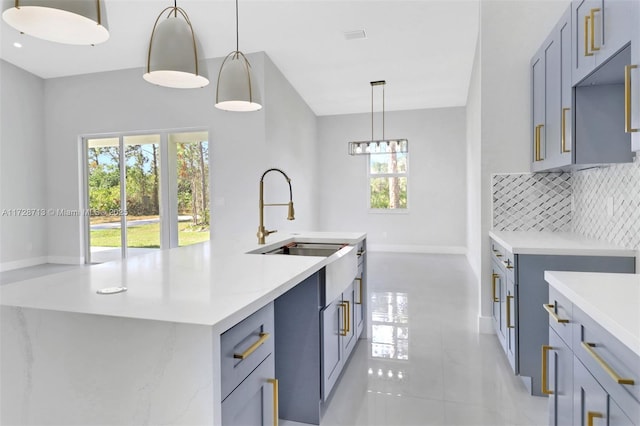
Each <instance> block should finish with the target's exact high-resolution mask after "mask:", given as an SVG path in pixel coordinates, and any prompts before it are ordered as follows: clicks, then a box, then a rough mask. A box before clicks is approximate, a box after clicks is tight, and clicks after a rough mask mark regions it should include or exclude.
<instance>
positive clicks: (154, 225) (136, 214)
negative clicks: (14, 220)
mask: <svg viewBox="0 0 640 426" xmlns="http://www.w3.org/2000/svg"><path fill="white" fill-rule="evenodd" d="M84 141H85V148H86V169H85V170H86V177H87V179H86V182H85V183H86V192H85V194H86V195H87V197H86V199H87V204H88V205H87V206H86V207H87V209H88V211H89V212H90V216H89V220H88V224H87V225H88V226H87V238H86V241H87V242H88V244H87V259H88V260H87V261H88V262H91V263H101V262H106V261H110V260H116V259H120V258H126V257H130V256H135V255H138V254H145V253H149V252H150V251H154V250H158V249H161V248H162V249H164V248H171V247H177V246H178V245H181V246H182V245H188V244H195V243H199V242H203V241H206V240H208V239H209V221H210V209H209V196H208V194H209V154H208V153H209V149H208V147H209V144H208V133H207V132H203V131H198V132H181V133H168V132H158V133H150V134H121V135H117V136H109V137H91V138H85V139H84Z"/></svg>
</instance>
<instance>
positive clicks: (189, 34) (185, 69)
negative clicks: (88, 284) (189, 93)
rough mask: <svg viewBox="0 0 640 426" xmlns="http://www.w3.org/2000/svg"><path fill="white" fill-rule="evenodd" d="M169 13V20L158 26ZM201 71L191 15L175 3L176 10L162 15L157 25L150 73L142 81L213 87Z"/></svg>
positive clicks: (180, 87) (183, 86)
mask: <svg viewBox="0 0 640 426" xmlns="http://www.w3.org/2000/svg"><path fill="white" fill-rule="evenodd" d="M165 13H166V16H165V19H164V20H163V21H162V22H160V23H158V22H159V21H160V18H162V17H163V15H164V14H165ZM201 71H202V70H201V69H200V67H199V64H198V48H197V43H196V36H195V34H194V32H193V26H192V25H191V21H190V20H189V16H188V15H187V12H185V11H184V9H182V8H181V7H178V5H177V2H176V1H175V0H174V2H173V6H169V7H167V8H165V9H164V10H163V11H162V12H160V14H159V15H158V17H157V18H156V22H155V24H153V31H152V32H151V40H150V41H149V53H148V55H147V72H146V73H145V74H144V75H143V76H142V77H143V78H144V79H145V80H146V81H148V82H149V83H152V84H156V85H158V86H164V87H172V88H176V89H195V88H199V87H204V86H206V85H207V84H209V79H207V78H206V77H204V76H202V75H201Z"/></svg>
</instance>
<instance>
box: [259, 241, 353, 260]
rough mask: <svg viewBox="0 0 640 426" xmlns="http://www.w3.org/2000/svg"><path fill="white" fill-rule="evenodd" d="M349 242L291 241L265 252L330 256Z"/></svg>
mask: <svg viewBox="0 0 640 426" xmlns="http://www.w3.org/2000/svg"><path fill="white" fill-rule="evenodd" d="M347 245H348V244H326V243H291V244H287V245H286V246H282V247H278V248H276V249H273V250H270V251H267V252H264V253H263V254H284V255H290V256H320V257H329V256H331V255H332V254H334V253H335V252H337V251H338V250H340V249H341V248H343V247H345V246H347Z"/></svg>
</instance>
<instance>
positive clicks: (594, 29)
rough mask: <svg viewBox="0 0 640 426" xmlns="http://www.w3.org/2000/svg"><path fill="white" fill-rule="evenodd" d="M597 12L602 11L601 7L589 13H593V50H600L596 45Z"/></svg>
mask: <svg viewBox="0 0 640 426" xmlns="http://www.w3.org/2000/svg"><path fill="white" fill-rule="evenodd" d="M596 12H600V9H599V8H595V9H591V12H590V13H589V15H591V37H590V38H591V51H595V50H600V48H599V47H596V17H595V14H596Z"/></svg>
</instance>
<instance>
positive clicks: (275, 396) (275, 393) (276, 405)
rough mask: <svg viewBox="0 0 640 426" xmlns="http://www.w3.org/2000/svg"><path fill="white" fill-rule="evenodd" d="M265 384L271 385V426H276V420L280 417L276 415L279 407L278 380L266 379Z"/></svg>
mask: <svg viewBox="0 0 640 426" xmlns="http://www.w3.org/2000/svg"><path fill="white" fill-rule="evenodd" d="M267 382H269V383H271V384H272V385H273V426H278V418H279V417H280V414H279V413H278V409H279V406H280V404H279V403H278V379H267Z"/></svg>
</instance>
